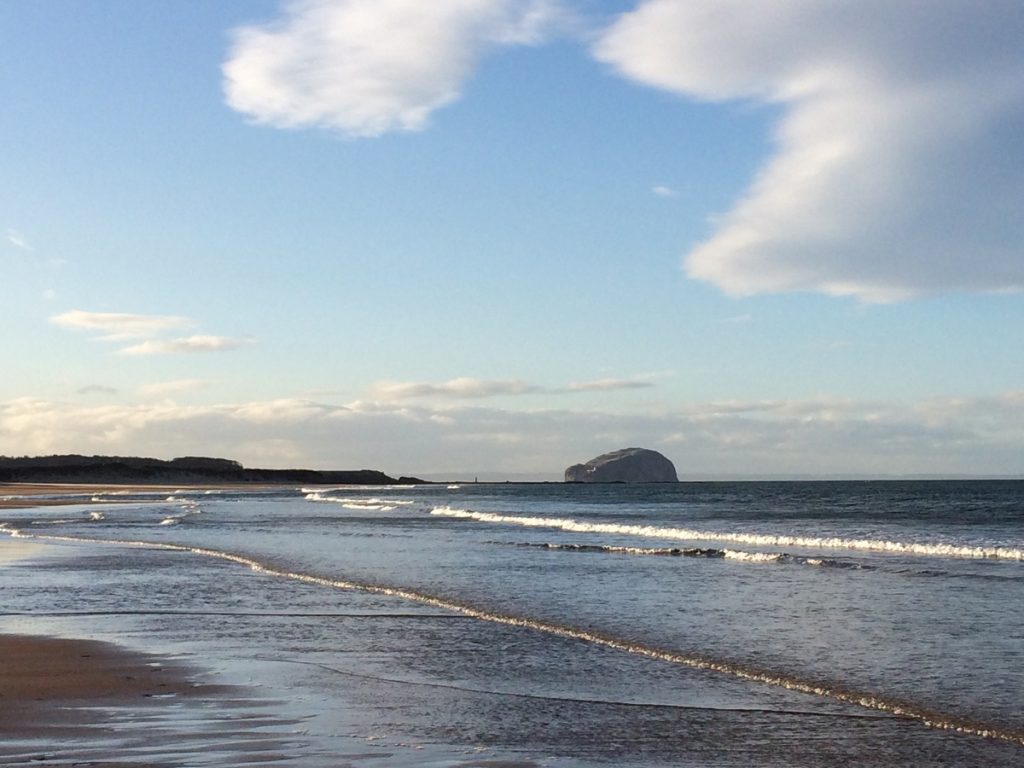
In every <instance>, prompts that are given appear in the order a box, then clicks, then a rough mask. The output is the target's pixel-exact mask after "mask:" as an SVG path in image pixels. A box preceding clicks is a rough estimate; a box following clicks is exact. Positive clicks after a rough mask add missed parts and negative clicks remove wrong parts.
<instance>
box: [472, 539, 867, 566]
mask: <svg viewBox="0 0 1024 768" xmlns="http://www.w3.org/2000/svg"><path fill="white" fill-rule="evenodd" d="M488 543H491V544H510V543H511V542H499V541H495V542H488ZM512 545H513V546H516V547H536V548H538V549H553V550H564V551H568V552H592V553H600V554H611V555H640V556H653V557H705V558H711V559H719V558H720V559H725V560H738V561H740V562H746V563H794V564H798V565H810V566H815V567H820V568H856V569H868V568H870V566H866V565H862V564H860V563H853V562H850V561H846V560H838V559H833V558H822V557H802V556H800V555H791V554H789V553H787V552H746V551H743V550H738V549H715V548H705V547H616V546H610V545H606V544H556V543H551V542H543V543H534V542H515V543H514V544H512Z"/></svg>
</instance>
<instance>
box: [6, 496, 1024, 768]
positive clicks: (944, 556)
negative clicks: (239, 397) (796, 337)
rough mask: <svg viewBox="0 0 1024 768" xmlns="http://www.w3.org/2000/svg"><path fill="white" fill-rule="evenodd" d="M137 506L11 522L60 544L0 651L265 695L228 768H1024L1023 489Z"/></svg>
mask: <svg viewBox="0 0 1024 768" xmlns="http://www.w3.org/2000/svg"><path fill="white" fill-rule="evenodd" d="M119 502H120V503H119V504H117V505H116V506H113V505H112V506H95V505H93V506H80V507H48V508H39V509H32V510H17V511H15V510H4V511H2V512H0V520H3V521H5V524H6V528H7V530H8V532H9V533H10V532H12V531H17V532H18V534H17V535H19V536H21V537H25V536H35V537H37V538H35V539H26V538H16V539H14V541H17V542H25V541H34V542H35V543H46V544H47V545H48V546H47V548H46V549H45V550H42V551H40V552H37V553H34V554H33V557H32V558H30V559H27V560H20V561H18V562H14V563H10V564H8V565H6V566H5V567H4V571H3V576H4V581H3V592H2V594H3V605H2V612H3V614H4V615H3V616H0V628H2V629H4V630H7V631H29V630H30V631H36V632H49V633H54V634H63V635H70V636H84V637H90V638H96V639H110V640H117V641H119V642H122V643H125V644H127V645H129V646H132V647H138V648H142V649H148V650H156V651H160V652H163V653H167V654H172V655H183V656H184V657H185V658H187V659H189V660H191V661H193V662H194V663H199V664H200V665H203V666H205V667H206V668H207V669H209V670H210V671H211V673H212V674H214V675H215V676H217V677H219V678H223V679H225V680H226V681H229V682H234V683H240V684H245V685H251V686H252V688H253V695H254V696H255V697H257V698H259V699H262V700H263V701H264V702H265V703H266V707H267V709H266V717H265V718H264V719H262V720H260V719H258V718H257V719H252V720H250V721H249V722H248V724H246V725H245V726H244V727H243V728H242V729H241V733H237V734H235V735H234V736H232V737H230V738H228V737H227V736H218V737H216V738H217V739H221V742H220V743H221V746H222V749H221V750H220V753H219V754H220V761H219V762H216V763H209V764H217V765H232V764H238V765H242V764H247V763H246V762H245V761H251V760H252V759H253V758H252V756H253V754H258V753H259V750H256V752H255V753H254V752H252V751H250V752H247V753H244V752H242V751H237V754H239V755H244V756H243V757H237V758H227V757H225V756H226V755H230V754H231V739H232V738H234V739H243V738H247V739H250V740H251V739H257V740H258V739H262V738H265V739H266V745H267V749H266V750H265V751H264V754H263V757H264V758H266V759H268V760H271V761H272V762H280V763H281V764H294V765H302V766H307V765H309V766H321V765H322V766H337V765H339V757H340V758H341V760H342V762H341V763H340V764H341V765H345V764H350V765H356V766H374V765H424V766H427V765H437V766H442V765H443V766H452V765H469V764H472V763H473V762H476V763H479V762H480V761H481V760H499V759H509V760H518V761H526V763H527V764H530V763H532V764H536V765H550V766H564V767H567V768H575V767H577V766H591V765H609V764H611V765H617V766H638V767H639V766H644V767H647V766H661V765H684V766H686V765H693V766H707V765H716V766H718V765H720V766H741V765H742V766H747V765H758V766H776V765H777V766H833V765H836V764H850V765H873V766H890V765H892V766H895V765H901V766H902V765H929V766H946V765H949V766H954V765H965V764H969V765H973V766H1011V765H1018V764H1020V762H1021V760H1022V759H1024V704H1022V696H1021V693H1022V692H1024V671H1022V670H1024V620H1022V618H1021V612H1020V608H1019V607H1020V605H1022V604H1024V602H1022V600H1021V598H1022V589H1024V560H1022V553H1024V484H1021V483H982V482H979V483H765V484H759V483H721V484H718V483H697V484H680V485H679V486H647V487H632V486H601V487H595V486H561V485H552V486H516V485H510V486H504V485H502V486H476V485H467V486H463V487H461V488H446V487H443V486H440V487H439V486H430V487H421V488H345V489H336V490H324V489H308V490H306V491H302V490H294V491H287V492H261V493H253V494H245V493H237V492H232V493H221V494H209V493H206V494H202V493H193V494H190V493H181V494H175V495H174V496H173V497H171V498H168V499H161V500H154V499H153V498H151V497H140V498H138V499H136V500H134V501H133V500H132V499H131V498H130V497H129V498H125V497H121V498H120V499H119ZM85 540H89V541H85ZM97 541H102V542H106V543H97ZM142 542H146V543H149V544H152V545H157V546H139V543H142ZM260 711H261V713H262V712H264V710H262V709H261V710H260ZM250 714H251V713H250ZM193 716H194V715H193V714H187V715H182V716H181V717H182V718H183V719H182V722H184V723H187V722H188V718H191V717H193ZM255 717H256V716H255V715H253V718H255ZM260 717H263V715H262V714H261V715H260ZM124 727H125V728H126V729H128V730H130V728H129V727H128V726H127V725H125V726H124ZM132 727H134V726H132ZM139 727H145V726H139ZM185 731H190V728H188V727H185ZM197 738H198V741H200V742H201V741H202V740H203V738H207V737H197ZM197 749H198V747H197ZM200 751H201V750H200ZM172 757H173V756H172ZM174 759H177V760H179V762H184V763H186V764H193V763H192V762H189V760H183V759H182V758H180V757H178V758H174ZM225 760H227V762H225ZM232 760H235V762H231V761H232Z"/></svg>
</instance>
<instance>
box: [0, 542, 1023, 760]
mask: <svg viewBox="0 0 1024 768" xmlns="http://www.w3.org/2000/svg"><path fill="white" fill-rule="evenodd" d="M0 532H2V533H6V534H8V535H10V536H11V537H12V538H30V539H39V540H47V541H70V542H82V543H89V544H110V545H116V546H126V547H142V548H148V549H159V550H164V551H171V552H188V553H192V554H195V555H201V556H204V557H212V558H216V559H218V560H225V561H227V562H232V563H237V564H238V565H242V566H245V567H247V568H249V569H251V570H252V571H254V572H256V573H261V574H264V575H266V576H272V577H277V578H283V579H290V580H293V581H298V582H301V583H304V584H313V585H317V586H322V587H329V588H333V589H344V590H354V591H359V592H363V593H366V594H374V595H385V596H388V597H395V598H398V599H401V600H409V601H413V602H416V603H419V604H421V605H429V606H431V607H434V608H440V609H442V610H448V611H452V612H454V613H458V614H460V615H462V616H468V617H470V618H474V619H478V620H480V621H487V622H492V623H495V624H503V625H506V626H512V627H520V628H523V629H530V630H533V631H535V632H543V633H545V634H549V635H552V636H555V637H566V638H572V639H574V640H579V641H582V642H585V643H590V644H592V645H596V646H601V647H604V648H610V649H613V650H618V651H623V652H625V653H630V654H633V655H636V656H641V657H645V658H649V659H655V660H658V661H663V662H667V663H670V664H678V665H681V666H685V667H689V668H691V669H701V670H707V671H711V672H718V673H720V674H724V675H730V676H732V677H735V678H739V679H742V680H749V681H751V682H757V683H762V684H765V685H771V686H776V687H780V688H785V689H788V690H791V691H799V692H800V693H807V694H810V695H812V696H819V697H822V698H827V699H831V700H833V701H840V702H844V703H847V704H855V705H857V706H860V707H864V708H866V709H871V710H875V711H880V712H888V713H890V714H892V715H896V716H898V717H906V718H911V719H914V720H917V721H919V722H920V723H922V724H923V725H926V726H928V727H931V728H938V729H942V730H948V731H955V732H959V733H964V734H969V735H973V736H982V737H985V738H990V739H998V740H1001V741H1006V742H1012V743H1015V744H1019V745H1022V746H1024V732H1022V731H1018V730H1009V729H1005V728H1001V727H995V726H993V727H988V726H985V725H981V724H978V723H974V722H970V721H967V720H963V719H961V718H958V717H956V716H954V715H944V714H941V713H937V712H934V711H931V710H929V709H925V708H923V707H919V706H917V705H915V704H910V703H907V702H901V701H897V700H893V699H886V698H883V697H881V696H876V695H874V694H872V693H868V692H862V691H856V690H850V689H847V688H844V687H842V686H840V685H835V684H831V683H825V682H819V681H814V680H809V679H803V678H800V677H796V676H790V675H787V674H783V673H779V672H775V671H772V670H767V669H758V668H756V667H749V666H747V665H744V664H739V663H736V662H731V661H726V660H719V659H714V658H711V657H707V656H703V655H699V654H690V653H683V652H677V651H670V650H665V649H662V648H654V647H649V646H645V645H641V644H639V643H635V642H633V641H630V640H625V639H622V638H618V637H614V636H612V635H606V634H603V633H600V632H596V631H593V630H589V629H582V628H578V627H571V626H566V625H562V624H555V623H553V622H550V621H545V620H540V619H531V618H527V617H521V616H510V615H506V614H501V613H495V612H492V611H488V610H486V609H483V608H477V607H474V606H472V605H468V604H465V603H459V602H455V601H453V600H449V599H447V598H442V597H437V596H435V595H430V594H427V593H423V592H416V591H414V590H411V589H404V588H402V587H392V586H385V585H380V584H364V583H359V582H355V581H349V580H346V579H335V578H329V577H325V576H317V575H315V574H308V573H301V572H297V571H286V570H282V569H280V568H276V567H274V566H270V565H267V564H265V563H261V562H260V561H258V560H256V559H255V558H252V557H247V556H245V555H239V554H235V553H232V552H224V551H221V550H216V549H207V548H204V547H189V546H185V545H183V544H166V543H157V542H149V541H133V540H124V539H92V538H85V537H78V536H49V535H44V534H30V533H23V532H22V531H20V530H18V529H15V528H11V527H10V526H9V525H8V524H6V523H0Z"/></svg>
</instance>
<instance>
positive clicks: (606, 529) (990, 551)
mask: <svg viewBox="0 0 1024 768" xmlns="http://www.w3.org/2000/svg"><path fill="white" fill-rule="evenodd" d="M430 514H432V515H438V516H440V517H451V518H460V519H465V520H476V521H478V522H481V523H492V524H497V525H519V526H523V527H526V528H553V529H557V530H562V531H568V532H572V533H605V534H611V535H616V536H642V537H647V538H656V539H680V540H685V541H726V542H730V543H734V544H748V545H751V546H764V547H808V548H816V549H851V550H861V551H871V552H889V553H892V554H902V555H922V556H926V557H964V558H978V559H990V560H1018V561H1020V560H1024V549H1021V548H1019V547H981V546H971V545H964V544H942V543H937V542H936V543H925V542H906V541H886V540H884V539H844V538H841V537H838V536H829V537H819V536H790V535H781V534H769V533H763V534H762V533H731V532H727V531H701V530H695V529H690V528H664V527H661V526H656V525H626V524H622V523H585V522H580V521H578V520H573V519H572V518H561V517H523V516H517V515H499V514H495V513H493V512H474V511H473V510H468V509H454V508H452V507H435V508H434V509H432V510H431V512H430Z"/></svg>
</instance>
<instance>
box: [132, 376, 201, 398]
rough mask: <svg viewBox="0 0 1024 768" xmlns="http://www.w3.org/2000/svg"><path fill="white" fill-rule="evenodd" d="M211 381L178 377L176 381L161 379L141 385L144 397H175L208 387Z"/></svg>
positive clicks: (140, 389)
mask: <svg viewBox="0 0 1024 768" xmlns="http://www.w3.org/2000/svg"><path fill="white" fill-rule="evenodd" d="M208 386H210V382H208V381H207V380H206V379H176V380H175V381H159V382H155V383H153V384H145V385H143V386H141V387H139V394H140V395H142V396H143V397H147V398H149V397H173V396H174V395H180V394H184V393H187V392H195V391H197V390H200V389H206V388H207V387H208Z"/></svg>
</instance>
